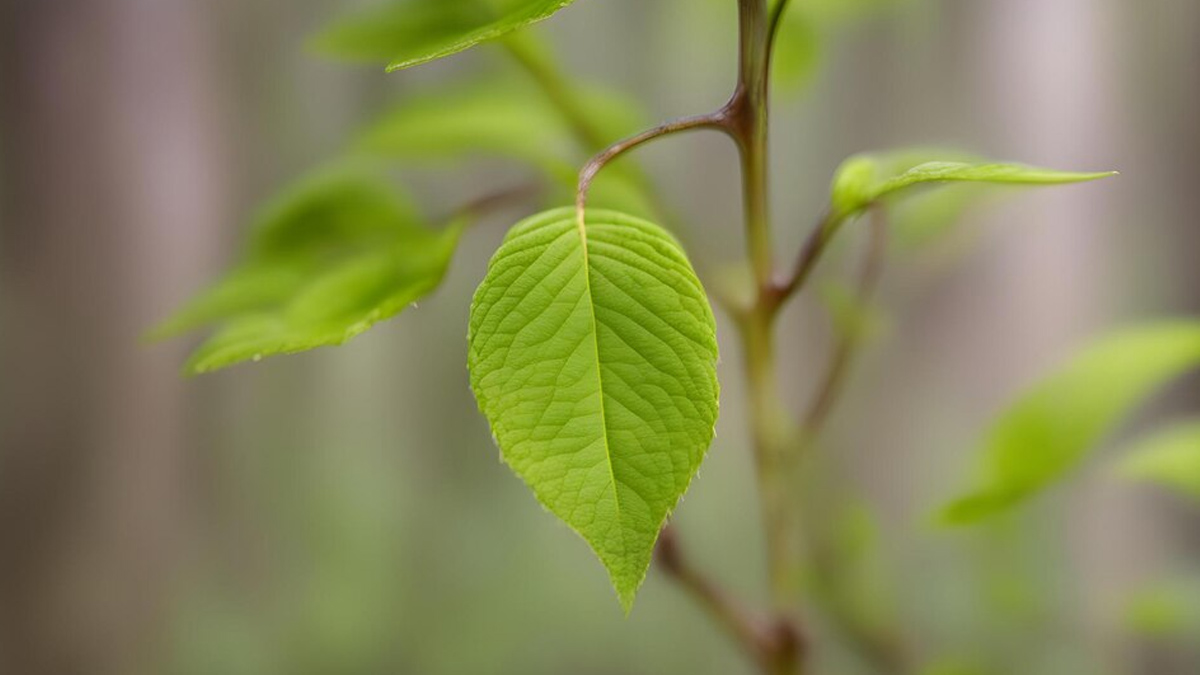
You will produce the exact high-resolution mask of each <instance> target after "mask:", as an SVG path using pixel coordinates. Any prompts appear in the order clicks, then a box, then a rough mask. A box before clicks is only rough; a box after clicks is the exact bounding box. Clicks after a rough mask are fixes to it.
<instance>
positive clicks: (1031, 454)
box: [941, 321, 1200, 525]
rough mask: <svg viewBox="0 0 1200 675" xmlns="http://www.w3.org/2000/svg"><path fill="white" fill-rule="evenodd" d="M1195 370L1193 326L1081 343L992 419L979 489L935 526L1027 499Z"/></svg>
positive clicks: (1199, 330)
mask: <svg viewBox="0 0 1200 675" xmlns="http://www.w3.org/2000/svg"><path fill="white" fill-rule="evenodd" d="M1197 367H1200V322H1197V321H1175V322H1163V323H1158V324H1151V325H1147V326H1141V327H1136V328H1131V329H1126V330H1124V331H1120V332H1118V333H1116V334H1114V335H1111V336H1109V337H1107V338H1104V339H1102V340H1100V341H1098V342H1096V343H1094V344H1092V345H1090V346H1088V348H1087V349H1085V350H1084V351H1083V352H1082V353H1081V354H1079V355H1078V356H1076V357H1075V358H1074V359H1072V360H1070V361H1069V362H1068V363H1067V364H1066V366H1065V367H1063V368H1062V369H1061V370H1059V371H1057V372H1055V373H1053V374H1052V375H1050V376H1049V377H1048V378H1046V379H1044V380H1042V381H1041V382H1039V383H1038V384H1036V385H1035V386H1034V387H1033V388H1031V389H1030V390H1028V391H1027V392H1026V393H1025V394H1024V395H1022V396H1021V397H1019V398H1018V399H1017V400H1016V402H1014V403H1013V404H1012V406H1010V407H1009V408H1008V410H1006V411H1005V413H1004V414H1003V415H1001V416H1000V417H999V418H998V420H997V422H996V423H995V424H994V425H993V426H992V428H991V430H990V432H989V433H988V435H987V438H986V440H985V442H984V452H985V455H984V459H985V464H984V467H983V472H982V476H981V479H980V481H979V484H978V486H977V487H976V488H975V489H974V490H971V491H970V492H968V493H967V494H965V495H964V496H962V497H960V498H958V499H956V500H954V501H952V502H951V503H950V504H948V505H946V506H945V507H944V508H943V509H942V511H941V520H942V522H943V523H946V524H951V525H964V524H971V523H975V522H978V521H980V520H983V519H985V518H987V517H990V516H993V515H996V514H998V513H1000V512H1002V511H1005V510H1007V509H1009V508H1012V507H1014V506H1016V505H1017V504H1019V503H1021V502H1022V501H1024V500H1026V499H1028V498H1030V497H1032V496H1033V495H1035V494H1036V493H1038V492H1040V491H1041V490H1043V489H1044V488H1046V487H1048V486H1049V485H1050V484H1051V483H1053V482H1054V481H1055V480H1057V479H1059V478H1060V477H1062V476H1063V475H1064V474H1065V473H1067V472H1068V471H1070V470H1071V469H1072V468H1074V466H1075V465H1076V464H1077V463H1078V462H1079V461H1081V460H1082V459H1083V457H1084V456H1085V455H1086V453H1087V451H1088V450H1089V449H1091V448H1092V447H1093V446H1094V445H1096V444H1097V443H1099V442H1100V441H1102V440H1103V439H1104V438H1105V437H1106V436H1107V435H1108V434H1109V433H1110V432H1111V431H1112V430H1113V429H1114V428H1115V427H1116V426H1117V425H1118V424H1119V423H1120V422H1121V420H1122V419H1123V418H1125V417H1126V416H1128V415H1129V414H1131V413H1132V412H1133V410H1134V408H1135V407H1137V406H1138V405H1139V404H1140V403H1142V402H1143V401H1144V400H1145V399H1147V398H1149V397H1150V396H1151V395H1152V394H1153V393H1154V392H1156V391H1157V390H1159V389H1161V388H1162V387H1164V386H1165V385H1166V384H1167V383H1168V382H1170V381H1171V380H1173V379H1175V378H1177V377H1179V376H1180V375H1182V374H1183V373H1185V372H1187V371H1189V370H1192V369H1195V368H1197Z"/></svg>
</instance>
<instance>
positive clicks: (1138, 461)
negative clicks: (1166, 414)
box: [1118, 420, 1200, 500]
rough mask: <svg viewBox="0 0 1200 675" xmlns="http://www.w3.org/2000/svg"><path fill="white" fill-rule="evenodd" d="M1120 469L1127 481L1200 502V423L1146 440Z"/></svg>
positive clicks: (1183, 424)
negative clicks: (1160, 486) (1173, 492)
mask: <svg viewBox="0 0 1200 675" xmlns="http://www.w3.org/2000/svg"><path fill="white" fill-rule="evenodd" d="M1118 470H1119V471H1120V473H1121V475H1123V476H1125V477H1127V478H1132V479H1135V480H1143V481H1149V482H1151V483H1156V484H1158V485H1162V486H1163V487H1167V488H1170V489H1172V490H1174V491H1176V492H1178V493H1180V494H1182V495H1185V496H1189V497H1191V498H1193V499H1196V500H1200V420H1193V421H1190V422H1181V423H1179V424H1176V425H1173V426H1169V427H1167V428H1165V429H1163V430H1161V431H1159V432H1158V433H1155V434H1153V435H1151V436H1149V437H1147V438H1145V439H1143V440H1142V441H1140V442H1139V443H1137V444H1136V445H1135V447H1134V448H1133V450H1132V451H1131V453H1130V454H1129V456H1128V457H1126V458H1125V460H1124V461H1122V462H1121V463H1120V465H1119V468H1118Z"/></svg>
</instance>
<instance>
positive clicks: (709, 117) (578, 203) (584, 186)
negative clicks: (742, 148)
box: [575, 108, 729, 219]
mask: <svg viewBox="0 0 1200 675" xmlns="http://www.w3.org/2000/svg"><path fill="white" fill-rule="evenodd" d="M728 120H729V117H728V112H727V110H726V108H721V109H719V110H717V111H715V112H711V113H708V114H705V115H696V116H693V117H681V118H679V119H675V120H670V121H667V122H664V123H662V124H660V125H658V126H656V127H653V128H651V129H647V130H645V131H643V132H641V133H639V134H635V135H633V136H630V137H629V138H626V139H623V140H620V141H617V142H616V143H613V144H612V145H610V146H608V147H607V148H605V149H603V150H601V151H600V152H599V153H598V154H596V156H594V157H592V158H591V159H590V160H588V163H587V164H584V166H583V169H582V170H580V172H579V186H578V189H577V190H576V192H575V209H576V211H577V212H578V214H579V218H580V219H582V218H583V212H584V210H585V209H586V208H587V198H588V191H589V190H590V189H591V187H592V183H593V182H594V181H595V180H596V176H597V175H599V174H600V172H601V171H602V170H603V169H604V167H606V166H608V165H609V164H611V163H612V162H614V161H616V160H617V159H618V158H620V157H621V156H622V155H624V154H625V153H627V152H629V151H631V150H633V149H635V148H637V147H639V146H642V145H645V144H646V143H649V142H651V141H653V140H656V139H659V138H662V137H664V136H670V135H671V134H678V133H682V132H685V131H692V130H695V129H718V130H721V131H728V128H729V121H728Z"/></svg>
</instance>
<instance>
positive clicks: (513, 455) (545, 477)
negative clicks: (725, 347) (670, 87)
mask: <svg viewBox="0 0 1200 675" xmlns="http://www.w3.org/2000/svg"><path fill="white" fill-rule="evenodd" d="M587 223H588V224H587V226H586V228H580V227H579V225H578V223H576V222H575V218H574V211H573V210H571V209H562V210H557V211H550V212H547V213H545V214H542V215H540V216H535V217H534V218H531V219H528V220H526V221H524V222H522V223H521V224H519V225H517V226H516V227H515V228H514V229H513V230H512V231H511V232H510V234H509V236H508V238H506V240H505V243H504V244H503V245H502V246H501V247H500V250H499V251H497V253H496V256H495V257H494V258H493V260H492V264H491V265H490V266H489V270H488V274H487V278H485V280H484V282H483V283H482V284H481V285H480V287H479V291H478V292H477V293H476V297H475V302H474V303H473V305H472V311H471V329H470V336H469V342H470V352H469V366H470V371H471V384H472V389H473V390H474V392H475V395H476V399H477V401H478V402H479V406H480V409H481V410H482V411H483V413H484V415H485V417H487V419H488V421H489V422H490V423H491V426H492V431H493V435H494V436H495V438H496V440H497V444H498V445H499V446H500V449H501V454H502V456H503V458H504V460H505V461H506V462H507V463H508V464H509V466H510V467H512V469H513V471H514V472H515V473H516V474H517V475H518V476H520V477H521V478H522V479H523V480H524V481H525V482H526V483H527V484H528V485H529V487H530V488H531V489H532V490H533V492H534V494H535V496H537V498H538V500H539V501H540V502H541V503H542V504H543V506H545V507H546V508H547V509H548V510H550V511H551V512H553V513H554V514H555V515H557V516H558V517H560V518H561V519H562V520H563V521H564V522H566V523H567V524H568V525H569V526H570V527H572V529H574V530H576V531H577V532H578V533H579V534H580V535H581V536H582V537H583V538H584V539H585V540H586V541H587V542H588V544H589V545H590V546H591V547H592V549H593V550H594V551H595V552H596V554H597V556H598V557H599V558H600V560H601V561H602V562H603V563H604V565H605V567H606V568H607V569H608V571H609V575H610V578H611V580H612V582H613V586H614V588H615V589H616V591H617V594H618V597H619V599H620V600H621V604H622V606H623V607H625V608H626V611H628V609H629V608H630V606H631V604H632V602H633V597H634V595H635V594H636V591H637V588H638V587H639V586H640V584H641V582H642V580H643V578H644V576H645V572H646V568H647V567H648V565H649V563H650V557H651V553H652V551H653V545H654V541H655V540H656V539H657V536H658V532H659V529H660V528H661V526H662V524H663V522H664V521H665V519H666V518H667V516H668V515H669V513H670V511H671V510H672V509H673V508H674V506H675V504H676V503H677V502H678V500H679V498H680V497H681V496H682V495H683V493H684V492H685V491H686V489H687V486H688V484H689V483H690V481H691V479H692V477H693V476H694V475H695V472H696V469H697V468H698V467H699V464H700V462H701V460H702V459H703V456H704V453H705V451H706V450H707V448H708V445H709V443H710V442H711V440H712V433H713V431H712V430H713V425H714V424H715V421H716V415H717V398H718V385H717V380H716V369H715V363H716V357H717V348H716V339H715V324H714V322H713V318H712V312H711V309H710V308H709V305H708V301H707V297H706V296H705V294H704V292H703V289H702V287H701V286H700V282H699V280H698V279H697V278H696V276H695V273H694V271H692V269H691V266H690V264H688V263H687V259H686V257H685V256H684V255H683V253H682V251H681V250H680V248H679V246H678V244H677V243H676V242H674V240H673V239H671V238H670V236H669V235H667V234H666V233H665V232H664V231H663V230H661V228H658V227H657V226H655V225H652V224H650V223H648V222H646V221H641V220H639V219H636V218H632V217H629V216H624V215H621V214H617V213H615V212H606V211H589V213H588V221H587Z"/></svg>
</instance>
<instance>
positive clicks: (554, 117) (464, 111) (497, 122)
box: [356, 80, 579, 166]
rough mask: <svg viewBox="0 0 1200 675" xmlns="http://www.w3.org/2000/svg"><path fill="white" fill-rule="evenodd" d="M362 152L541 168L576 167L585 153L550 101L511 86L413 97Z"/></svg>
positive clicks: (473, 86) (360, 144) (365, 137)
mask: <svg viewBox="0 0 1200 675" xmlns="http://www.w3.org/2000/svg"><path fill="white" fill-rule="evenodd" d="M356 147H357V149H359V150H362V151H365V152H367V153H370V154H372V155H378V156H382V157H387V158H389V159H400V160H431V159H432V160H461V159H464V158H467V157H472V156H480V155H497V156H502V157H514V158H518V159H522V160H526V161H529V162H532V163H533V164H535V165H538V166H547V165H550V166H554V165H557V164H560V163H569V164H573V162H571V160H572V158H573V157H574V155H575V154H577V153H578V152H579V149H578V145H577V144H576V143H575V141H574V139H572V138H571V136H570V133H569V130H568V129H567V127H566V124H565V123H564V122H563V120H562V118H561V116H560V115H559V114H558V113H557V112H556V111H555V110H554V109H553V108H551V107H550V105H549V104H548V102H547V101H546V100H545V97H544V96H542V95H541V94H540V93H539V92H537V91H534V90H532V89H531V88H529V87H523V86H521V84H520V83H518V82H514V81H511V80H510V81H502V82H497V83H487V82H475V83H470V84H467V85H463V86H457V87H455V88H451V89H447V90H443V91H435V92H424V93H421V94H418V95H416V96H413V97H410V98H409V99H408V100H406V101H404V102H403V103H401V104H400V105H398V106H396V107H395V108H393V109H392V110H391V111H390V112H388V113H386V114H385V115H384V116H383V117H382V118H380V119H379V120H378V121H377V122H376V123H374V124H373V125H371V126H370V127H368V128H367V130H366V131H365V132H364V133H363V134H362V135H361V136H360V137H359V139H358V141H357V143H356Z"/></svg>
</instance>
